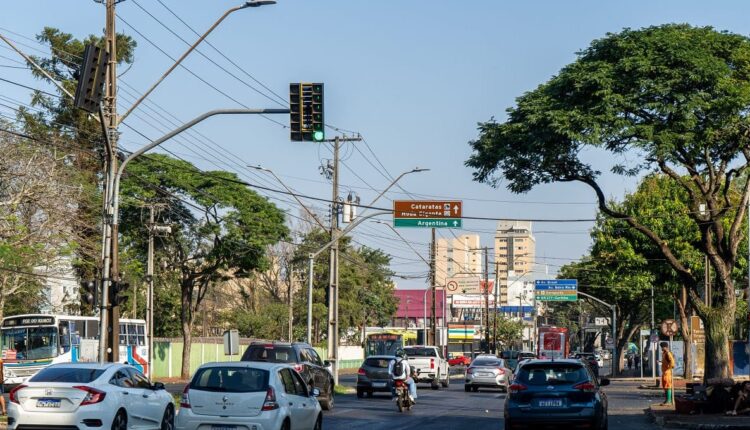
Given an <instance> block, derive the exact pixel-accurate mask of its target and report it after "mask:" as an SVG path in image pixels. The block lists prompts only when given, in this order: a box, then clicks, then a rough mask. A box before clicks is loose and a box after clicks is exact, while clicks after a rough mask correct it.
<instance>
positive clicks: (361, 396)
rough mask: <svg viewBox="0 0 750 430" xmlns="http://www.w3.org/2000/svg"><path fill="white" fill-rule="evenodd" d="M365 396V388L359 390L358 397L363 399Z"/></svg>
mask: <svg viewBox="0 0 750 430" xmlns="http://www.w3.org/2000/svg"><path fill="white" fill-rule="evenodd" d="M363 397H365V391H364V390H357V398H358V399H361V398H363Z"/></svg>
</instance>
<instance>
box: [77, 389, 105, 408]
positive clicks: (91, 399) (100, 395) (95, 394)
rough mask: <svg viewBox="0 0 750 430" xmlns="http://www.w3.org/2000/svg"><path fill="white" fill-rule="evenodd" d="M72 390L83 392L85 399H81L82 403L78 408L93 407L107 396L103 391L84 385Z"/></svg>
mask: <svg viewBox="0 0 750 430" xmlns="http://www.w3.org/2000/svg"><path fill="white" fill-rule="evenodd" d="M73 388H77V389H79V390H82V391H85V392H86V393H88V394H86V397H84V398H83V401H82V402H81V404H80V405H79V406H86V405H93V404H95V403H99V402H101V401H102V400H104V398H105V397H106V396H107V393H105V392H104V391H100V390H97V389H96V388H91V387H87V386H85V385H77V386H75V387H73Z"/></svg>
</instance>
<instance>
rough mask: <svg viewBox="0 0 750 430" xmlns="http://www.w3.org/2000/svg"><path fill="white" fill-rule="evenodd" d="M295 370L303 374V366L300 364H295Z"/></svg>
mask: <svg viewBox="0 0 750 430" xmlns="http://www.w3.org/2000/svg"><path fill="white" fill-rule="evenodd" d="M294 370H296V371H297V372H302V365H301V364H299V363H297V364H295V365H294Z"/></svg>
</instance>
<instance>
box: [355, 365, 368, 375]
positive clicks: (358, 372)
mask: <svg viewBox="0 0 750 430" xmlns="http://www.w3.org/2000/svg"><path fill="white" fill-rule="evenodd" d="M357 375H362V376H365V375H367V372H365V369H363V368H361V367H360V368H359V370H357Z"/></svg>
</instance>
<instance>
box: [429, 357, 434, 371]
mask: <svg viewBox="0 0 750 430" xmlns="http://www.w3.org/2000/svg"><path fill="white" fill-rule="evenodd" d="M434 368H435V359H434V358H431V359H430V369H434Z"/></svg>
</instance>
